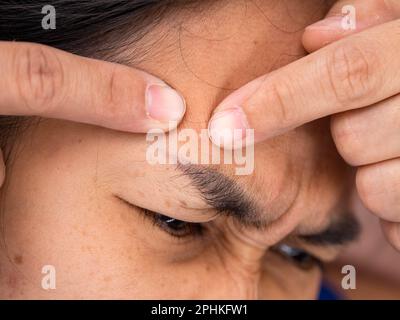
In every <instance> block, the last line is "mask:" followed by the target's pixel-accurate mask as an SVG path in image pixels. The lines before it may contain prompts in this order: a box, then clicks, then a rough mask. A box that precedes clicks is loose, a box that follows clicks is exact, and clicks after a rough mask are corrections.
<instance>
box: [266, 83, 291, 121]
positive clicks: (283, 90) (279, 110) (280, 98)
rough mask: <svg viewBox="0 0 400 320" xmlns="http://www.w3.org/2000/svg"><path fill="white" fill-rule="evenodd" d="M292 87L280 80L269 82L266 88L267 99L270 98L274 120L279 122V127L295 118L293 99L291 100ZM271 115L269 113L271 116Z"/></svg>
mask: <svg viewBox="0 0 400 320" xmlns="http://www.w3.org/2000/svg"><path fill="white" fill-rule="evenodd" d="M292 91H293V90H292V88H291V86H290V85H289V84H288V83H287V82H285V81H280V82H277V83H275V84H271V86H270V87H269V88H268V92H267V94H268V96H269V97H268V98H269V99H268V100H267V99H265V100H264V101H269V100H270V99H272V101H273V105H274V108H273V110H274V114H273V117H274V120H275V121H277V122H279V124H280V126H281V127H285V125H289V124H292V122H293V120H295V119H294V118H295V110H294V109H293V108H294V106H295V103H294V101H292V100H291V99H292V93H291V92H292ZM271 116H272V115H269V117H271Z"/></svg>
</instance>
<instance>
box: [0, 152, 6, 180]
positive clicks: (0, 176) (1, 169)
mask: <svg viewBox="0 0 400 320" xmlns="http://www.w3.org/2000/svg"><path fill="white" fill-rule="evenodd" d="M5 176H6V166H5V165H4V158H3V153H2V152H1V150H0V188H1V186H2V185H3V183H4V178H5Z"/></svg>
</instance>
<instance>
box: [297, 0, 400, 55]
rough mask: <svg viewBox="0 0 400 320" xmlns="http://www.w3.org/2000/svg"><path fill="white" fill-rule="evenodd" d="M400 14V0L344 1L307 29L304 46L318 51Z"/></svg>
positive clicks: (304, 35)
mask: <svg viewBox="0 0 400 320" xmlns="http://www.w3.org/2000/svg"><path fill="white" fill-rule="evenodd" d="M398 17H400V1H398V0H340V1H337V2H336V3H335V5H334V6H333V7H332V8H331V10H330V11H329V13H328V15H327V16H326V17H325V19H323V20H320V21H318V22H316V23H314V24H312V25H310V26H308V27H307V28H306V29H305V32H304V34H303V45H304V48H305V49H306V50H307V51H308V52H314V51H316V50H318V49H321V48H322V47H324V46H326V45H328V44H330V43H332V42H334V41H337V40H339V39H341V38H344V37H346V36H349V35H351V34H354V33H357V32H360V31H362V30H365V29H367V28H370V27H373V26H376V25H379V24H383V23H385V22H388V21H391V20H394V19H396V18H398Z"/></svg>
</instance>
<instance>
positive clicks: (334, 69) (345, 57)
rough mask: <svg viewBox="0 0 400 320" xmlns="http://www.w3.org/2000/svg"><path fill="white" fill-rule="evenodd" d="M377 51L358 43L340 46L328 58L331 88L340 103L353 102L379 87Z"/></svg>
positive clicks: (327, 67) (327, 65)
mask: <svg viewBox="0 0 400 320" xmlns="http://www.w3.org/2000/svg"><path fill="white" fill-rule="evenodd" d="M378 63H379V62H378V58H377V56H376V54H375V53H373V52H372V51H368V50H363V49H362V48H360V47H359V46H358V45H352V44H350V45H349V44H348V45H346V46H338V47H337V48H336V50H335V51H334V52H333V53H332V54H331V55H330V56H329V57H328V58H327V60H326V62H325V64H326V72H327V75H328V80H329V89H330V90H331V91H332V93H333V94H334V96H335V98H336V100H337V101H338V102H339V103H340V104H347V103H349V102H350V103H351V102H352V101H355V100H358V99H360V98H361V97H363V96H365V95H366V94H371V93H372V94H373V91H372V90H374V89H375V88H377V79H376V74H375V72H374V71H375V70H376V69H377V64H378Z"/></svg>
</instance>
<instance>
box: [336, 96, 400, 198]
mask: <svg viewBox="0 0 400 320" xmlns="http://www.w3.org/2000/svg"><path fill="white" fill-rule="evenodd" d="M331 129H332V136H333V139H334V141H335V144H336V147H337V149H338V151H339V153H340V154H341V155H342V157H343V158H344V159H345V160H346V161H347V162H348V163H349V164H351V165H353V166H362V165H367V164H372V163H376V162H381V161H384V160H388V159H393V158H396V157H400V95H397V96H394V97H393V98H389V99H387V100H384V101H382V102H379V103H377V104H375V105H373V106H370V107H366V108H363V109H357V110H353V111H347V112H344V113H341V114H337V115H335V116H333V117H332V119H331ZM399 196H400V195H399Z"/></svg>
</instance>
